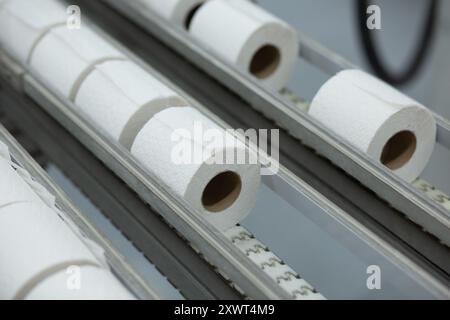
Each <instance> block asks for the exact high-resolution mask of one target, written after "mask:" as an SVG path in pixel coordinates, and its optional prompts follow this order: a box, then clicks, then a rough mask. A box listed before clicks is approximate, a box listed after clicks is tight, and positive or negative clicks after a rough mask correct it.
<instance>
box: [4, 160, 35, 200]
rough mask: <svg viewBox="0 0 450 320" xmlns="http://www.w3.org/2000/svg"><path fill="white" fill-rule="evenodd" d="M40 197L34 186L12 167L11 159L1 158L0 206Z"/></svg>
mask: <svg viewBox="0 0 450 320" xmlns="http://www.w3.org/2000/svg"><path fill="white" fill-rule="evenodd" d="M38 199H39V198H38V196H37V195H36V193H34V192H33V190H32V188H31V187H30V186H29V185H28V184H27V183H25V181H24V180H23V179H22V178H21V177H20V175H19V174H17V172H16V170H14V169H13V168H12V167H11V164H10V161H9V160H6V159H4V158H0V208H2V207H5V206H9V205H12V204H14V203H17V202H29V201H38Z"/></svg>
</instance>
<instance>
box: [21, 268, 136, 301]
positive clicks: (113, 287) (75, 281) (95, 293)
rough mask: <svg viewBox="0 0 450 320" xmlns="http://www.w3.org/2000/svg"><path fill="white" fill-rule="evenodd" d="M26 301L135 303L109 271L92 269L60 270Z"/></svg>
mask: <svg viewBox="0 0 450 320" xmlns="http://www.w3.org/2000/svg"><path fill="white" fill-rule="evenodd" d="M25 299H26V300H134V297H133V296H132V294H131V293H130V292H129V291H128V290H127V289H126V288H125V287H124V286H123V285H122V284H121V283H120V282H119V280H117V278H116V277H115V276H114V275H113V274H112V273H111V272H110V271H109V270H105V269H100V268H97V267H93V266H82V267H80V268H75V269H74V268H69V269H66V270H61V271H59V272H57V273H55V274H53V275H51V276H49V277H48V278H46V279H44V280H42V281H41V282H39V283H38V284H37V285H36V286H35V287H34V288H33V289H32V290H31V291H30V292H29V293H28V294H27V295H26V296H25Z"/></svg>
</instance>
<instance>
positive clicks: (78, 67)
mask: <svg viewBox="0 0 450 320" xmlns="http://www.w3.org/2000/svg"><path fill="white" fill-rule="evenodd" d="M113 59H125V58H124V56H123V55H122V54H121V53H120V52H119V51H118V50H116V49H115V48H114V47H113V46H111V45H110V44H109V43H107V42H106V41H105V40H103V39H102V38H101V37H100V36H98V35H97V34H95V33H94V32H93V31H91V30H89V28H87V27H83V28H81V29H68V28H67V27H66V26H61V27H56V28H53V29H52V30H50V31H49V32H48V33H47V34H46V35H45V36H44V37H43V38H42V39H41V41H39V43H38V44H37V46H36V48H35V49H34V51H33V54H32V56H31V60H30V65H31V70H32V71H33V72H34V73H35V74H37V75H38V76H39V77H40V78H41V79H43V80H44V81H46V83H47V84H49V85H50V86H51V87H52V88H53V89H56V90H57V91H58V92H59V93H61V94H62V95H63V96H65V97H66V98H69V99H70V100H73V99H74V97H75V95H76V92H77V90H78V88H79V87H80V85H81V83H82V81H83V80H84V78H85V77H86V76H87V75H88V74H89V72H90V71H92V68H93V67H94V66H95V65H96V64H98V63H101V62H105V61H107V60H113Z"/></svg>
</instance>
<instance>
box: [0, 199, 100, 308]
mask: <svg viewBox="0 0 450 320" xmlns="http://www.w3.org/2000/svg"><path fill="white" fill-rule="evenodd" d="M0 261H1V263H0V299H12V298H14V297H20V296H22V295H23V294H24V293H25V292H27V290H29V289H30V288H32V287H33V286H34V285H35V284H37V283H39V281H40V280H41V278H42V277H45V276H48V274H52V273H54V272H57V271H59V270H62V269H65V268H66V267H68V266H70V265H86V264H88V265H96V266H99V263H98V262H97V260H96V258H95V257H94V256H93V255H92V253H91V252H90V251H89V250H88V249H87V247H86V246H84V244H83V243H82V242H81V240H80V239H79V238H77V237H76V236H75V235H74V233H73V232H72V231H71V229H70V228H69V227H68V226H67V225H66V224H65V223H64V221H63V220H61V218H60V217H59V216H58V215H57V214H56V213H55V211H53V210H51V209H50V208H49V207H47V206H45V205H44V204H42V203H40V202H32V203H17V204H14V205H11V206H7V207H4V208H1V209H0Z"/></svg>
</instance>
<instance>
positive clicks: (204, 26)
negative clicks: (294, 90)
mask: <svg viewBox="0 0 450 320" xmlns="http://www.w3.org/2000/svg"><path fill="white" fill-rule="evenodd" d="M189 32H190V33H191V35H192V36H193V37H194V38H195V39H197V40H198V41H199V42H200V43H202V44H203V45H204V46H206V47H208V48H210V49H211V50H212V51H214V52H215V53H216V54H217V55H219V56H220V57H222V58H223V59H224V60H227V61H228V62H230V63H232V64H234V65H236V66H237V67H238V68H241V69H243V70H244V71H248V72H250V73H251V74H253V75H254V76H255V77H257V78H258V79H260V80H261V81H262V83H263V84H265V85H266V86H268V87H270V88H272V89H275V90H279V89H282V88H283V87H284V86H285V85H286V84H287V82H288V81H289V79H290V77H291V75H292V72H293V69H294V65H295V63H296V61H297V55H298V50H299V42H298V38H297V33H296V31H295V30H294V29H293V28H291V27H290V26H288V25H287V24H286V23H284V22H283V21H281V20H280V19H278V18H276V17H274V16H273V15H271V14H270V13H268V12H266V11H264V10H263V9H261V8H259V7H258V6H256V5H255V4H253V3H251V2H250V1H245V0H210V1H207V2H206V3H205V4H204V5H203V6H201V7H200V9H199V10H198V11H197V12H196V14H195V16H194V17H193V19H192V23H191V27H190V29H189Z"/></svg>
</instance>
